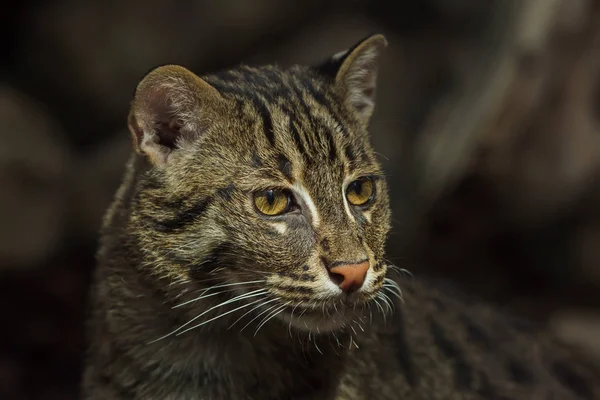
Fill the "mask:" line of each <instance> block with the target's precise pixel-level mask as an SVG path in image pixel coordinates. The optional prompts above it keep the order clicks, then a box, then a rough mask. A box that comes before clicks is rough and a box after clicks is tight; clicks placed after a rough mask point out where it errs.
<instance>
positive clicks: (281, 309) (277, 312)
mask: <svg viewBox="0 0 600 400" xmlns="http://www.w3.org/2000/svg"><path fill="white" fill-rule="evenodd" d="M288 305H290V302H287V303H285V304H283V305H281V307H279V308H277V309H276V310H275V312H273V313H271V315H270V316H268V317H267V318H266V319H265V320H263V322H261V323H260V325H259V326H258V328H256V331H255V332H254V336H256V334H257V333H258V331H259V330H260V328H262V327H263V325H264V324H266V323H267V322H269V320H271V319H272V318H273V317H275V316H276V315H277V314H279V313H280V312H282V311H283V310H284V309H285V308H286V307H287V306H288Z"/></svg>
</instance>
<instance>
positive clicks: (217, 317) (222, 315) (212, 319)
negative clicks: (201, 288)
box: [176, 299, 262, 336]
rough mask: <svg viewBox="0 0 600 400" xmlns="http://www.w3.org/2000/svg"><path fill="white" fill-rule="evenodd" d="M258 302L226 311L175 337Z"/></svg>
mask: <svg viewBox="0 0 600 400" xmlns="http://www.w3.org/2000/svg"><path fill="white" fill-rule="evenodd" d="M259 301H262V299H258V300H254V301H251V302H250V303H248V304H244V305H243V306H239V307H237V308H234V309H233V310H230V311H227V312H226V313H223V314H219V315H217V316H216V317H213V318H211V319H209V320H206V321H204V322H202V323H199V324H197V325H194V326H192V327H191V328H187V329H186V330H184V331H181V332H179V333H178V334H177V335H176V336H179V335H183V334H184V333H186V332H188V331H191V330H192V329H196V328H198V327H200V326H202V325H206V324H208V323H209V322H212V321H214V320H216V319H219V318H222V317H224V316H226V315H228V314H231V313H232V312H235V311H237V310H241V309H242V308H246V307H249V306H251V305H252V304H256V303H258V302H259Z"/></svg>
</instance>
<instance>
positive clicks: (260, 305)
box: [227, 298, 279, 332]
mask: <svg viewBox="0 0 600 400" xmlns="http://www.w3.org/2000/svg"><path fill="white" fill-rule="evenodd" d="M276 300H279V299H278V298H275V299H271V300H267V301H265V302H264V303H260V304H259V305H257V306H256V307H254V308H252V309H250V311H246V312H245V313H244V314H243V315H242V316H241V317H239V318H238V319H236V320H235V322H234V323H233V324H231V325H229V328H227V330H229V329H231V328H232V327H233V326H234V325H235V324H237V323H238V322H239V321H240V320H241V319H242V318H244V317H245V316H246V315H248V314H250V313H251V312H252V311H254V310H257V309H259V308H261V307H263V306H265V305H266V304H269V303H271V302H273V301H276ZM259 315H260V314H259ZM252 321H253V320H252ZM252 321H250V322H252ZM244 328H245V327H244ZM244 328H242V329H240V332H241V331H242V330H243V329H244Z"/></svg>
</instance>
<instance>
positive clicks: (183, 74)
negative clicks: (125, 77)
mask: <svg viewBox="0 0 600 400" xmlns="http://www.w3.org/2000/svg"><path fill="white" fill-rule="evenodd" d="M385 46H386V40H385V39H384V37H383V36H381V35H375V36H371V37H369V38H367V39H365V40H363V41H361V42H359V43H358V44H356V45H355V46H354V47H352V48H351V49H349V50H347V51H344V52H341V53H338V54H336V55H334V56H332V57H331V58H330V59H328V60H327V61H326V62H324V63H322V64H321V65H319V66H316V67H314V66H312V67H309V66H293V67H290V68H285V69H283V68H279V67H276V66H262V67H248V66H240V67H238V68H235V69H231V70H227V71H222V72H219V73H217V74H214V75H210V76H205V77H203V78H200V77H198V76H196V75H194V74H193V73H192V72H190V71H188V70H187V69H185V68H183V67H179V66H163V67H159V68H157V69H155V70H153V71H152V72H150V73H149V74H148V75H147V76H146V77H145V78H144V79H143V80H142V81H141V83H140V84H139V86H138V88H137V91H136V94H135V97H134V100H133V102H132V107H131V112H130V115H129V120H128V122H129V129H130V132H131V134H132V139H133V145H134V148H135V150H136V152H137V153H138V154H139V155H141V156H143V157H144V158H145V159H146V160H147V163H148V168H147V169H146V170H145V172H144V173H143V175H142V176H141V178H140V180H139V184H138V187H137V192H136V196H135V199H134V201H133V205H132V212H131V219H130V222H129V224H130V226H131V227H132V228H133V229H131V231H132V232H134V233H133V236H134V237H135V240H136V243H137V245H138V246H139V249H140V250H141V253H142V254H143V258H144V262H143V264H144V265H145V266H146V268H148V269H149V270H150V271H151V272H152V273H153V274H154V275H156V276H158V277H159V278H160V279H161V281H162V282H164V284H165V285H166V286H168V287H169V288H172V290H170V291H169V293H170V295H171V296H172V297H173V298H174V299H175V300H174V301H176V302H177V301H178V302H179V303H178V305H179V306H184V307H189V308H190V309H191V310H194V307H197V306H198V304H204V305H203V308H202V309H203V310H204V311H202V310H200V309H199V308H197V309H196V310H195V311H194V313H195V315H196V317H195V318H194V319H193V321H194V323H191V322H190V323H188V324H186V325H187V327H188V328H190V327H193V326H196V325H197V324H202V323H207V321H208V320H210V318H211V317H213V315H211V313H208V312H207V311H206V310H210V307H208V306H207V305H206V303H200V302H201V301H202V300H203V299H208V298H209V297H211V296H213V297H212V298H211V301H212V300H217V299H219V300H218V302H217V304H216V305H214V307H219V308H218V310H219V312H220V313H221V315H223V313H225V312H227V311H230V310H233V309H236V308H237V307H239V311H236V312H235V313H234V312H232V315H231V316H232V317H235V316H237V317H239V316H240V315H242V314H243V313H246V312H248V317H247V319H248V320H251V319H252V318H253V317H252V316H253V315H254V316H256V315H258V314H259V313H262V315H263V316H264V317H266V316H273V317H275V316H276V317H277V318H278V319H279V320H283V321H285V322H286V323H289V324H290V326H293V327H296V328H298V329H301V330H309V331H313V330H317V331H321V332H326V331H330V330H335V329H343V328H344V327H345V326H346V325H347V324H348V323H350V322H351V321H352V320H353V319H356V318H361V317H362V315H363V314H364V312H365V309H366V306H367V305H369V304H371V303H372V302H376V301H377V299H378V296H379V297H380V299H381V293H382V286H383V283H384V280H385V279H386V278H385V276H386V270H387V266H386V263H385V261H384V259H383V257H384V244H385V240H386V236H387V233H388V231H389V224H390V221H389V220H390V209H389V204H388V194H387V186H386V181H385V179H384V176H383V172H382V170H381V166H380V164H379V163H378V161H377V159H376V155H375V152H374V151H373V149H372V147H371V145H370V140H369V135H368V132H367V127H368V123H369V119H370V117H371V114H372V112H373V108H374V95H375V83H376V77H377V69H378V68H377V60H378V56H379V54H380V52H381V50H382V49H383V48H384V47H385ZM211 304H212V303H211ZM225 304H227V307H229V308H227V307H226V306H225ZM215 310H217V308H215ZM200 311H202V312H200ZM194 313H192V314H191V315H194ZM200 315H202V317H200ZM203 321H204V322H203ZM258 321H260V319H259V320H258Z"/></svg>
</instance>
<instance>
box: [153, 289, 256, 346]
mask: <svg viewBox="0 0 600 400" xmlns="http://www.w3.org/2000/svg"><path fill="white" fill-rule="evenodd" d="M265 293H267V289H257V290H254V291H251V292H248V293H244V294H241V295H239V296H236V297H234V298H232V299H229V300H227V301H224V302H222V303H219V304H217V305H216V306H213V307H211V308H209V309H208V310H205V311H204V312H202V313H200V314H199V315H197V316H195V317H194V318H192V319H191V320H189V321H188V322H186V323H185V324H183V325H181V326H180V327H179V328H177V329H175V330H174V331H172V332H170V333H167V334H166V335H164V336H161V337H159V338H158V339H154V340H153V341H151V342H150V343H155V342H157V341H159V340H162V339H164V338H166V337H169V336H171V335H173V334H175V333H177V332H179V331H180V330H181V329H183V328H184V327H186V326H187V325H189V324H191V323H193V322H194V321H195V320H197V319H198V318H200V317H202V316H203V315H205V314H206V313H208V312H210V311H212V310H214V309H217V308H219V307H222V306H224V305H227V304H230V303H234V302H236V301H240V300H244V299H247V298H250V297H256V296H260V295H263V294H265Z"/></svg>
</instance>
